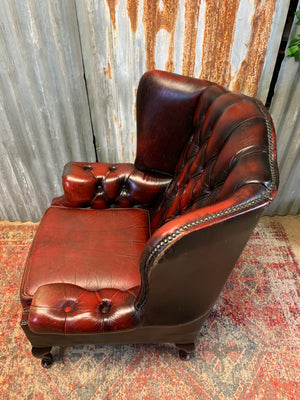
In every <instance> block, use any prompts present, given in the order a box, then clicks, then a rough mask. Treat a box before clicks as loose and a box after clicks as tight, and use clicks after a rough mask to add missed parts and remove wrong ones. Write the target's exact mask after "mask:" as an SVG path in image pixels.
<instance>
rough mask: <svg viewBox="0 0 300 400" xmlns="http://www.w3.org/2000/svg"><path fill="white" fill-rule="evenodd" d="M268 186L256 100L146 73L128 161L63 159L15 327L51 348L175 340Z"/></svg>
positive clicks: (209, 292) (185, 344)
mask: <svg viewBox="0 0 300 400" xmlns="http://www.w3.org/2000/svg"><path fill="white" fill-rule="evenodd" d="M277 182H278V171H277V164H276V151H275V134H274V129H273V124H272V121H271V118H270V115H269V114H268V112H267V110H266V109H265V108H264V106H263V105H262V104H261V103H260V102H259V101H258V100H256V99H252V98H249V97H246V96H244V95H241V94H234V93H231V92H230V91H228V90H226V89H225V88H223V87H221V86H219V85H217V84H214V83H211V82H208V81H205V80H198V79H193V78H188V77H182V76H179V75H174V74H170V73H166V72H161V71H152V72H148V73H146V74H145V75H144V76H143V77H142V79H141V82H140V84H139V88H138V93H137V156H136V160H135V163H134V164H108V163H86V162H71V163H69V164H67V165H66V167H65V169H64V172H63V189H64V195H63V196H62V197H60V198H56V199H54V200H53V202H52V205H51V207H50V208H48V210H47V211H46V212H45V214H44V216H43V218H42V220H41V223H40V226H39V229H38V231H37V234H36V237H35V239H34V241H33V243H32V247H31V250H30V253H29V256H28V260H27V264H26V268H25V271H24V276H23V280H22V285H21V302H22V306H23V315H22V321H21V326H22V328H23V330H24V332H25V334H26V336H27V338H28V339H29V341H30V342H31V344H32V346H33V347H32V353H33V355H35V356H36V357H40V358H42V364H43V366H45V367H48V366H49V365H50V364H51V363H52V355H51V353H50V350H51V347H52V346H53V345H76V344H83V343H89V344H95V343H96V344H101V343H103V344H104V343H110V344H113V343H162V342H170V343H175V345H176V346H177V348H179V349H180V356H181V357H182V358H183V359H188V358H189V354H190V353H191V352H193V351H194V342H195V338H196V337H197V334H198V332H199V330H200V328H201V326H202V324H203V322H204V321H205V319H206V318H207V316H208V315H209V313H210V310H211V308H212V306H213V304H214V303H215V301H216V299H217V297H218V295H219V293H220V291H221V289H222V287H223V285H224V283H225V281H226V279H227V277H228V275H229V274H230V272H231V270H232V268H233V267H234V265H235V263H236V261H237V259H238V257H239V255H240V253H241V251H242V249H243V247H244V245H245V244H246V242H247V240H248V238H249V235H250V233H251V231H252V230H253V228H254V227H255V225H256V223H257V221H258V219H259V217H260V216H261V215H262V212H263V210H264V208H265V207H266V206H267V205H268V204H269V203H270V201H271V200H272V199H273V198H274V196H275V193H276V186H277Z"/></svg>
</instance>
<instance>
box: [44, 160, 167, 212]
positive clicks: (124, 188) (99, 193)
mask: <svg viewBox="0 0 300 400" xmlns="http://www.w3.org/2000/svg"><path fill="white" fill-rule="evenodd" d="M170 180H171V178H170V177H169V176H167V175H162V174H157V173H148V172H142V171H140V170H138V169H137V168H136V167H135V166H134V164H126V163H122V164H110V163H84V162H70V163H68V164H66V166H65V168H64V171H63V176H62V184H63V189H64V195H63V196H61V197H58V198H55V199H53V202H52V205H60V206H66V207H89V206H90V207H92V208H108V207H122V208H127V207H133V206H140V207H145V208H151V207H152V206H153V205H154V203H155V201H156V199H157V198H158V196H159V195H160V194H161V193H162V191H163V190H164V189H165V188H166V187H167V185H168V184H169V182H170Z"/></svg>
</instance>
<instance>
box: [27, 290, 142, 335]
mask: <svg viewBox="0 0 300 400" xmlns="http://www.w3.org/2000/svg"><path fill="white" fill-rule="evenodd" d="M138 289H139V287H135V288H131V289H130V290H126V291H122V290H118V289H102V290H95V291H88V290H86V289H83V288H81V287H79V286H76V285H73V284H68V283H53V284H48V285H43V286H40V287H39V288H38V289H37V291H36V292H35V294H34V296H33V299H32V303H31V305H30V308H29V314H28V326H29V328H30V330H31V331H32V332H34V333H39V334H50V333H54V334H72V333H74V334H76V333H80V334H82V333H97V332H107V331H114V330H119V329H129V328H131V327H133V326H134V325H135V324H136V321H137V318H138V315H137V312H136V310H135V308H134V301H135V298H136V294H137V292H138Z"/></svg>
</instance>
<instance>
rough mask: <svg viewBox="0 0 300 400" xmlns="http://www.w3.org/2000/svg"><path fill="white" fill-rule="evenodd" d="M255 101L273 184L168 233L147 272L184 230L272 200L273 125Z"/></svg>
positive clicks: (151, 253) (154, 250) (147, 265)
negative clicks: (260, 116)
mask: <svg viewBox="0 0 300 400" xmlns="http://www.w3.org/2000/svg"><path fill="white" fill-rule="evenodd" d="M254 102H255V104H256V106H257V107H258V109H259V110H260V112H261V113H262V114H263V116H264V122H265V125H266V128H267V139H268V150H269V151H268V157H269V165H270V169H271V184H270V186H269V187H268V188H267V189H266V192H265V193H264V194H263V195H261V196H259V197H257V198H256V199H254V200H249V201H246V202H245V203H243V204H239V205H235V206H232V207H229V208H226V209H224V210H222V211H218V212H216V213H213V214H210V215H207V216H205V217H201V218H199V219H197V220H195V221H192V222H189V223H188V224H184V225H182V226H181V227H180V228H178V229H177V230H176V231H175V233H172V234H170V235H168V236H167V237H166V238H165V239H164V240H162V241H161V242H159V243H158V244H157V245H156V246H155V247H154V248H153V250H152V251H151V252H150V253H149V255H148V258H147V260H146V263H145V270H146V273H147V271H148V269H149V266H150V264H151V263H152V262H153V259H154V258H155V257H157V256H158V255H159V254H160V253H161V252H162V251H163V249H164V248H165V247H166V245H167V244H170V243H172V242H173V241H174V240H175V239H176V238H178V237H179V236H180V235H181V234H182V233H183V232H185V231H188V230H190V229H191V228H192V227H195V226H198V225H200V224H202V223H204V222H208V221H213V220H215V219H217V218H218V217H222V216H224V215H228V214H234V213H235V212H238V211H243V210H246V209H247V208H249V207H252V206H255V205H258V204H261V203H263V202H264V201H266V200H272V198H271V194H272V192H273V190H274V187H275V182H276V172H275V166H274V163H273V151H274V145H273V140H272V126H271V123H270V121H269V119H268V116H267V114H266V112H265V110H264V108H263V107H262V106H261V104H260V103H259V101H258V100H256V99H254ZM145 292H146V291H145ZM144 296H145V295H144ZM145 300H146V298H145V297H144V298H143V299H141V300H140V301H139V302H138V304H137V305H136V307H137V309H141V308H142V307H143V305H144V303H145Z"/></svg>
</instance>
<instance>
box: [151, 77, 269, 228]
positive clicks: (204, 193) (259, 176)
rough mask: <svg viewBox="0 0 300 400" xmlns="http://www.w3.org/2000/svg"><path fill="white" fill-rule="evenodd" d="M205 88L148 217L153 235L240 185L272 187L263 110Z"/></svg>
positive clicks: (245, 99)
mask: <svg viewBox="0 0 300 400" xmlns="http://www.w3.org/2000/svg"><path fill="white" fill-rule="evenodd" d="M205 86H206V87H205V88H204V90H203V91H202V92H201V93H200V94H199V96H198V101H197V106H196V109H195V113H194V119H193V121H192V123H191V126H192V129H191V134H190V137H189V138H187V140H186V144H185V146H184V148H183V150H182V152H181V155H180V157H179V161H178V162H177V165H176V169H175V174H174V178H173V180H172V182H171V183H170V185H169V187H168V188H167V190H166V191H165V192H164V194H163V195H162V197H161V198H160V200H159V202H158V204H157V205H156V207H155V209H154V211H153V213H152V231H153V230H155V229H156V228H157V227H159V226H161V225H163V224H164V223H166V222H168V221H170V220H172V219H173V218H175V217H177V216H180V215H183V214H186V213H188V212H189V211H194V210H196V209H198V208H201V207H204V206H207V205H211V204H214V203H216V202H219V201H222V200H225V199H226V198H227V197H228V196H230V195H232V194H233V193H234V192H235V191H237V190H238V189H239V188H241V187H242V186H245V185H251V186H253V185H256V186H258V187H259V186H260V188H261V186H265V187H266V186H268V184H270V182H271V179H272V178H271V171H270V169H269V167H268V165H269V163H268V140H267V134H266V131H267V127H266V123H265V116H264V114H263V106H262V105H261V104H260V103H259V102H258V100H254V99H252V98H249V97H247V96H244V95H241V94H234V93H231V92H229V91H228V90H226V89H224V88H223V87H221V86H218V85H205Z"/></svg>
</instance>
